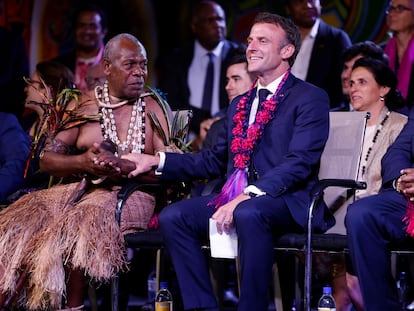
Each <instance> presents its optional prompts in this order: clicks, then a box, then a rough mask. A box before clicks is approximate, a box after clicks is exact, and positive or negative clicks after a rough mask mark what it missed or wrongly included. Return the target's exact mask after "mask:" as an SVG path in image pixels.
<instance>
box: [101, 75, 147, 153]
mask: <svg viewBox="0 0 414 311" xmlns="http://www.w3.org/2000/svg"><path fill="white" fill-rule="evenodd" d="M95 97H96V99H97V101H98V105H99V116H100V118H99V120H100V124H101V130H102V135H103V137H104V139H109V140H111V141H112V142H113V143H114V144H115V145H117V146H118V150H117V152H116V155H121V154H125V153H129V152H131V153H143V152H144V149H145V101H144V100H143V99H142V98H141V97H140V98H138V99H137V100H136V101H135V103H134V104H133V106H132V112H131V119H130V121H129V127H128V131H127V135H126V140H124V141H123V142H121V140H120V139H119V136H118V131H117V127H116V122H115V117H114V114H113V112H112V109H115V108H118V107H121V106H123V105H125V104H127V103H128V101H127V100H125V101H121V102H119V103H118V104H115V105H111V102H110V98H109V91H108V82H107V81H105V83H104V85H103V87H101V86H97V87H96V88H95Z"/></svg>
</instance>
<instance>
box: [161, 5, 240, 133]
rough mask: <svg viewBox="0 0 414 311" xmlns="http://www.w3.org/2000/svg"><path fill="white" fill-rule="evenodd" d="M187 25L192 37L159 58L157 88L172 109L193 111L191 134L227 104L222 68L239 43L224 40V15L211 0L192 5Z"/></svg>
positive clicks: (225, 33)
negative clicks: (188, 41) (169, 53)
mask: <svg viewBox="0 0 414 311" xmlns="http://www.w3.org/2000/svg"><path fill="white" fill-rule="evenodd" d="M190 27H191V32H192V34H193V36H194V40H193V41H192V42H190V43H189V44H187V45H186V46H184V47H182V48H179V49H175V50H174V51H173V52H172V54H171V55H167V56H166V57H165V58H164V59H163V60H161V69H160V77H159V88H160V89H161V91H163V92H165V93H166V96H167V101H168V103H169V104H170V106H171V108H172V109H173V110H177V109H179V110H183V109H191V110H193V118H192V120H191V123H190V132H191V133H192V135H193V137H194V136H196V135H198V134H199V128H200V123H201V122H202V121H203V120H205V119H208V118H211V117H212V116H214V115H215V114H216V113H218V112H219V111H220V110H221V109H223V108H225V107H227V106H228V104H229V103H228V97H227V94H226V90H225V89H224V86H225V79H226V75H225V70H226V68H227V63H228V61H229V59H230V57H231V55H232V54H233V52H234V51H235V50H236V49H237V48H238V47H239V45H238V44H237V43H235V42H232V41H229V40H226V35H227V23H226V15H225V12H224V10H223V8H222V7H221V6H220V5H219V4H218V3H216V2H214V1H210V0H203V1H200V2H198V3H197V4H196V5H195V6H194V8H193V11H192V17H191V23H190ZM209 64H211V65H210V66H209ZM209 68H210V69H212V70H211V71H209V70H208V69H209ZM208 72H210V74H208ZM210 77H211V80H210V79H209V78H210Z"/></svg>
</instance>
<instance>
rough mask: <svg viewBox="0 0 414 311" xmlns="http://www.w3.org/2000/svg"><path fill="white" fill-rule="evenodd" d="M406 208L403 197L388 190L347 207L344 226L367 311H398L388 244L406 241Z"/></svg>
mask: <svg viewBox="0 0 414 311" xmlns="http://www.w3.org/2000/svg"><path fill="white" fill-rule="evenodd" d="M405 206H406V200H405V198H404V196H403V195H401V194H399V193H397V192H396V191H394V190H393V189H387V190H385V191H383V192H381V193H380V194H378V195H375V196H370V197H366V198H363V199H360V200H358V201H356V202H355V203H353V204H351V205H350V206H349V207H348V212H347V216H346V219H345V224H346V227H347V232H348V243H349V251H350V255H351V262H352V265H353V267H354V269H355V272H356V275H357V276H358V278H359V283H360V286H361V291H362V297H363V300H364V305H365V310H367V311H381V310H384V311H394V310H395V311H399V310H401V307H400V305H399V302H398V293H397V288H396V283H395V280H394V278H393V275H392V273H391V252H390V249H389V244H390V243H392V242H395V241H398V240H400V239H403V238H404V237H405V231H404V224H403V222H402V219H403V217H404V213H405V210H406V207H405Z"/></svg>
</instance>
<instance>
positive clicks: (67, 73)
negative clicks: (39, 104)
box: [36, 60, 74, 99]
mask: <svg viewBox="0 0 414 311" xmlns="http://www.w3.org/2000/svg"><path fill="white" fill-rule="evenodd" d="M36 72H37V74H38V75H39V77H40V78H41V79H42V80H43V81H44V82H45V83H46V85H47V86H49V87H50V88H51V92H52V97H53V99H56V97H57V95H58V94H59V93H60V92H61V91H62V90H63V89H65V88H74V83H73V81H74V74H73V73H72V71H71V70H70V69H69V68H67V67H66V66H65V65H63V64H62V63H59V62H57V61H53V60H50V61H44V62H40V63H38V64H37V65H36Z"/></svg>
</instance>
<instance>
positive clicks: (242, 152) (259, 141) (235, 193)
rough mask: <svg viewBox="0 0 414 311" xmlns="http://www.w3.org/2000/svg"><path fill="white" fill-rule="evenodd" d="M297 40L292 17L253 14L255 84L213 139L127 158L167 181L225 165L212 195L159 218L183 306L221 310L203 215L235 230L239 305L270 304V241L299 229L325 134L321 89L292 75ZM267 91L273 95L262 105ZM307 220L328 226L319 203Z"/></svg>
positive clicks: (245, 310)
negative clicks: (191, 149) (182, 149)
mask: <svg viewBox="0 0 414 311" xmlns="http://www.w3.org/2000/svg"><path fill="white" fill-rule="evenodd" d="M299 46H300V33H299V31H298V29H297V27H296V26H295V25H294V24H293V23H292V22H291V21H289V20H288V19H286V18H283V17H281V16H278V15H275V14H271V13H259V14H258V15H257V17H256V18H255V20H254V22H253V26H252V28H251V31H250V35H249V37H248V47H247V51H246V56H247V59H248V70H249V72H255V73H256V74H257V75H258V80H257V83H256V85H255V86H254V87H253V88H252V89H250V90H249V91H248V92H247V93H245V94H243V95H241V96H239V97H237V98H235V99H234V100H233V101H232V103H231V105H230V106H229V110H228V114H227V116H226V122H225V124H224V126H223V127H222V131H221V133H220V135H219V138H218V140H217V143H216V145H215V146H214V147H213V148H212V149H209V150H201V151H200V152H199V153H192V154H190V153H186V154H179V155H174V154H171V153H159V154H158V155H156V156H148V155H143V154H134V155H128V156H126V158H128V159H130V160H132V161H134V162H135V163H136V169H135V170H134V171H133V172H131V174H130V176H131V177H133V176H135V175H137V174H140V173H142V172H146V171H148V170H151V169H152V168H154V167H155V168H157V172H159V173H160V174H161V176H160V178H161V179H165V180H177V179H179V180H190V179H193V178H209V177H214V176H218V175H220V174H221V173H223V172H225V171H227V174H226V175H227V176H226V177H227V182H226V185H225V186H224V187H223V190H222V192H220V193H219V194H212V195H208V196H202V197H197V198H191V199H187V200H183V201H181V202H178V203H174V204H172V205H170V206H168V207H166V208H164V209H163V211H162V212H161V214H160V216H159V221H160V228H161V230H162V233H163V235H164V238H165V242H166V245H167V248H168V250H169V252H170V254H171V257H172V261H173V264H174V267H175V271H176V273H177V278H178V282H179V285H180V289H181V294H182V297H183V303H184V308H185V309H186V310H193V309H197V310H218V308H217V302H216V299H215V297H214V294H213V291H212V286H211V283H210V279H209V273H208V268H207V264H206V259H205V256H204V254H203V252H202V250H201V247H200V240H204V241H205V240H206V239H207V234H208V224H209V218H213V219H214V220H216V224H217V230H218V231H219V232H220V233H223V231H224V232H226V233H228V232H229V231H230V229H231V228H232V227H233V226H234V227H235V228H236V230H237V234H238V245H239V249H238V255H239V258H240V262H241V278H242V279H241V297H240V301H239V305H238V310H240V311H252V310H267V308H268V301H269V300H268V287H269V285H270V283H271V275H272V273H271V270H272V265H273V260H274V251H273V238H274V237H275V236H276V237H277V236H279V235H281V234H284V233H286V232H296V231H298V232H301V231H303V229H304V227H305V224H306V214H307V206H308V203H309V199H310V198H309V191H310V189H311V187H312V186H313V185H314V184H315V182H316V180H317V175H318V168H319V161H320V156H321V154H322V151H323V148H324V146H325V143H326V140H327V137H328V131H329V113H328V112H329V100H328V96H327V94H326V92H324V91H323V90H322V89H320V88H318V87H315V86H313V85H311V84H309V83H306V82H303V81H302V80H299V79H297V78H296V77H294V76H293V75H292V74H291V73H290V66H291V65H292V63H293V62H294V59H295V56H296V54H297V52H298V49H299ZM264 92H269V93H270V94H269V95H268V96H267V97H266V99H263V98H262V100H261V101H260V103H259V94H260V97H262V94H263V93H264ZM298 94H300V96H298ZM249 124H251V126H248V125H249ZM255 129H256V130H257V131H256V130H255ZM314 217H315V224H317V227H318V229H319V230H326V229H327V228H328V227H330V226H331V225H332V224H333V216H332V215H331V214H330V213H329V212H328V211H327V209H326V208H323V207H321V208H319V209H317V213H316V215H315V216H314Z"/></svg>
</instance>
